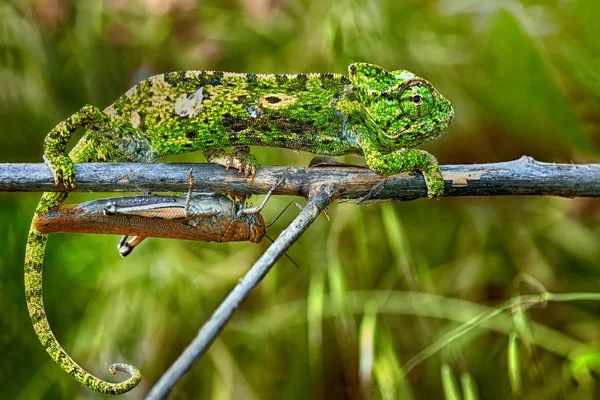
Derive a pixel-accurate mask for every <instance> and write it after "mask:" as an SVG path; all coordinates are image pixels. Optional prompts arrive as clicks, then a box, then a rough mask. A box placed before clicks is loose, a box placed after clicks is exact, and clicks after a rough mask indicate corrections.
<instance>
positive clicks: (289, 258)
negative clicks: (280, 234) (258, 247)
mask: <svg viewBox="0 0 600 400" xmlns="http://www.w3.org/2000/svg"><path fill="white" fill-rule="evenodd" d="M265 237H266V238H267V239H269V240H270V241H271V243H273V242H275V241H274V240H273V239H271V237H270V236H269V235H265ZM283 255H284V256H286V257H287V258H288V260H290V261H291V262H292V264H294V265H295V266H296V268H300V266H299V265H298V264H297V263H296V261H294V260H292V257H290V256H288V253H283Z"/></svg>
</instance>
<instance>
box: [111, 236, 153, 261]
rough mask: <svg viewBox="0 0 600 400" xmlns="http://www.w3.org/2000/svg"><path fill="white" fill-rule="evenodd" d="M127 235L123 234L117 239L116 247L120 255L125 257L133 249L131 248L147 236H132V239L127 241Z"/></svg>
mask: <svg viewBox="0 0 600 400" xmlns="http://www.w3.org/2000/svg"><path fill="white" fill-rule="evenodd" d="M127 238H128V236H127V235H125V236H123V237H122V238H121V240H120V241H119V245H118V246H117V249H118V250H119V254H120V255H121V257H127V256H128V255H129V253H131V252H132V251H133V248H134V247H136V246H137V245H139V244H140V243H142V242H143V241H144V239H146V238H147V236H134V237H133V239H131V240H129V241H127Z"/></svg>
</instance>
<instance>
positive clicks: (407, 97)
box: [400, 84, 435, 120]
mask: <svg viewBox="0 0 600 400" xmlns="http://www.w3.org/2000/svg"><path fill="white" fill-rule="evenodd" d="M434 102H435V100H434V98H433V94H432V93H431V90H430V89H429V88H428V87H427V86H426V85H420V84H415V85H412V86H409V87H407V88H406V89H405V90H404V92H402V95H401V96H400V107H401V108H402V111H404V115H406V116H407V117H409V118H411V119H414V120H416V119H421V118H424V117H426V116H427V115H429V113H430V112H431V110H432V108H433V105H434Z"/></svg>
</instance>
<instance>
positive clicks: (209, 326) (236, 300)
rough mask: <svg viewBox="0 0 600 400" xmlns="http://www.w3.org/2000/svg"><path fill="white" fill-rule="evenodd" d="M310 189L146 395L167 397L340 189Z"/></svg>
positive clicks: (159, 397)
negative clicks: (292, 215) (294, 213)
mask: <svg viewBox="0 0 600 400" xmlns="http://www.w3.org/2000/svg"><path fill="white" fill-rule="evenodd" d="M310 192H311V193H310V195H309V197H310V199H309V201H308V202H307V203H306V205H305V206H304V208H303V209H302V211H300V213H299V214H298V216H296V218H295V219H294V220H293V221H292V223H291V224H290V225H289V226H288V227H287V228H286V229H284V230H283V231H282V232H281V234H280V235H279V237H278V238H277V239H275V241H274V242H273V244H272V245H271V246H270V247H269V248H268V249H267V251H265V253H264V254H263V255H262V256H261V257H260V258H259V259H258V261H257V262H256V263H255V264H254V265H253V266H252V268H251V269H250V270H249V271H248V272H247V273H246V275H245V276H244V277H243V278H242V279H241V280H240V281H239V283H238V284H237V285H236V286H235V288H233V290H232V291H231V292H230V293H229V295H227V297H226V298H225V300H223V302H222V303H221V305H219V307H218V308H217V309H216V310H215V312H214V313H213V314H212V315H211V317H210V318H209V320H208V321H206V323H205V324H204V325H203V326H202V328H200V331H199V332H198V335H197V336H196V337H195V338H194V340H193V341H192V343H190V345H189V346H188V347H187V348H186V349H185V350H184V352H183V353H182V354H181V355H180V356H179V358H178V359H177V360H176V361H175V362H174V363H173V365H171V367H170V368H169V369H168V370H167V372H165V373H164V374H163V375H162V377H161V378H160V379H159V381H158V382H157V383H156V384H155V385H154V387H153V388H152V389H151V390H150V392H149V393H148V395H147V396H146V399H153V400H158V399H165V398H167V396H168V395H169V393H170V392H171V390H173V387H174V386H175V385H176V384H177V382H179V380H180V379H181V378H182V377H183V376H184V375H185V374H186V373H187V372H188V371H189V370H190V369H191V368H192V365H193V364H194V362H195V361H196V360H197V359H198V358H200V357H201V356H202V355H203V354H204V353H205V352H206V351H207V350H208V348H209V346H210V345H211V344H212V343H213V342H214V340H215V339H216V337H217V335H218V334H219V332H221V330H222V329H223V328H224V327H225V325H226V324H227V322H229V320H230V319H231V317H232V316H233V314H234V313H235V311H236V310H237V309H238V308H239V306H240V305H241V304H242V302H243V301H244V300H245V299H246V297H247V296H248V294H250V292H251V291H252V289H254V288H255V287H256V286H257V285H258V284H259V283H260V281H261V280H262V279H263V278H264V277H265V276H266V275H267V273H268V272H269V271H270V269H271V267H272V266H273V265H274V264H275V262H276V261H277V260H278V259H279V258H280V257H281V256H282V255H283V253H284V252H285V251H286V250H287V249H289V248H290V246H291V245H292V244H293V243H294V242H295V241H296V240H297V239H298V238H299V237H300V236H301V235H302V233H304V231H305V230H306V229H308V227H309V226H310V224H311V223H313V222H314V220H315V219H316V218H317V217H318V216H319V214H320V213H321V211H323V209H324V208H325V207H327V205H328V204H330V203H331V202H332V201H333V200H334V199H335V197H336V193H337V191H336V190H335V189H334V186H333V185H332V184H324V185H321V186H318V187H315V186H313V187H311V189H310Z"/></svg>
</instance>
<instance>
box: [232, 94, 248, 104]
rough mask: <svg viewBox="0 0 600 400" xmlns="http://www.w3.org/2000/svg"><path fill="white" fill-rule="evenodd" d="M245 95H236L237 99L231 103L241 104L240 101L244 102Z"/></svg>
mask: <svg viewBox="0 0 600 400" xmlns="http://www.w3.org/2000/svg"><path fill="white" fill-rule="evenodd" d="M246 97H247V96H246V95H241V96H238V97H237V99H235V100H234V101H233V103H234V104H241V103H244V102H245V101H246Z"/></svg>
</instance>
